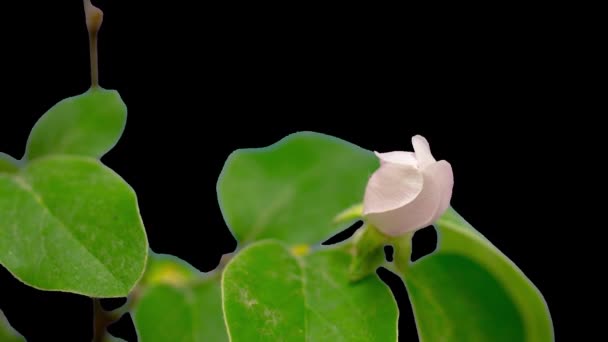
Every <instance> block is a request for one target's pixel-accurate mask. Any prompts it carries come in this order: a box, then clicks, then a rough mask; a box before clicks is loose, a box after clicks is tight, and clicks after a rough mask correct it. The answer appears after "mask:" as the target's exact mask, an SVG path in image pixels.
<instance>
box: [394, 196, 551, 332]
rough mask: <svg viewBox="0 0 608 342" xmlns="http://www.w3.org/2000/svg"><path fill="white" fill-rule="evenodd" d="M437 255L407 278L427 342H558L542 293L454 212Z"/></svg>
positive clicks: (441, 230)
mask: <svg viewBox="0 0 608 342" xmlns="http://www.w3.org/2000/svg"><path fill="white" fill-rule="evenodd" d="M435 226H436V227H437V230H438V234H439V242H438V248H437V250H436V251H435V252H434V253H432V254H430V255H428V256H425V257H423V258H421V259H419V260H417V261H416V262H414V263H413V264H412V265H411V266H410V267H409V269H408V270H407V272H406V274H405V275H404V278H405V280H406V285H407V289H408V293H409V296H410V300H411V303H412V307H413V311H414V315H415V317H416V321H417V325H418V332H419V335H420V340H421V341H442V340H446V341H505V342H507V341H528V342H549V341H553V340H554V333H553V325H552V321H551V317H550V313H549V310H548V307H547V304H546V302H545V300H544V298H543V296H542V294H541V293H540V291H539V290H538V289H537V288H536V287H535V286H534V284H532V282H531V281H530V280H529V279H528V278H527V277H526V276H525V275H524V274H523V273H522V271H521V270H520V269H519V268H518V267H517V266H516V265H515V264H514V263H513V262H512V261H511V260H509V259H508V258H507V257H506V256H505V255H504V254H503V253H502V252H500V251H499V250H498V249H497V248H496V247H495V246H494V245H492V244H491V243H490V242H489V241H488V240H487V239H486V238H484V237H483V236H482V235H481V234H480V233H479V232H478V231H476V230H475V229H474V228H473V227H472V226H471V225H469V224H468V223H467V222H466V221H465V220H464V219H462V217H460V216H459V215H458V214H457V213H456V211H454V210H453V209H451V208H450V209H449V210H448V212H446V214H445V215H443V217H442V218H441V219H440V220H439V221H438V222H436V224H435Z"/></svg>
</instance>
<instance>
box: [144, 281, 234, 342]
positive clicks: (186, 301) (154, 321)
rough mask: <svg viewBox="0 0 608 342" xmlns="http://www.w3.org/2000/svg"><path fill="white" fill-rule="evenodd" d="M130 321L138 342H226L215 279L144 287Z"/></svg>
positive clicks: (218, 285) (226, 337) (220, 300)
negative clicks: (177, 285)
mask: <svg viewBox="0 0 608 342" xmlns="http://www.w3.org/2000/svg"><path fill="white" fill-rule="evenodd" d="M133 322H134V324H135V328H136V329H137V335H138V341H140V342H164V341H180V342H206V341H213V342H222V341H228V335H227V333H226V328H225V325H224V315H223V312H222V298H221V288H220V282H219V281H218V279H217V278H212V279H207V280H206V281H204V282H202V283H198V284H192V285H189V286H180V287H175V286H172V285H168V284H161V285H156V286H152V287H150V288H148V289H147V290H145V291H144V293H143V294H142V296H141V298H140V299H139V300H138V302H137V304H136V306H135V308H134V310H133Z"/></svg>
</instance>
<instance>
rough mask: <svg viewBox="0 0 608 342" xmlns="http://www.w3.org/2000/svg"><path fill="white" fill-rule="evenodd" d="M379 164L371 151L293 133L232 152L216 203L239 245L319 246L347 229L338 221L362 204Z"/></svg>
mask: <svg viewBox="0 0 608 342" xmlns="http://www.w3.org/2000/svg"><path fill="white" fill-rule="evenodd" d="M378 163H379V162H378V160H377V158H376V157H375V156H374V154H373V153H372V152H370V151H367V150H364V149H362V148H360V147H358V146H356V145H353V144H350V143H348V142H345V141H344V140H340V139H337V138H334V137H331V136H328V135H324V134H320V133H314V132H300V133H295V134H292V135H290V136H288V137H286V138H284V139H282V140H281V141H279V142H277V143H275V144H273V145H271V146H269V147H265V148H255V149H242V150H237V151H235V152H233V153H232V154H231V155H230V157H229V158H228V160H227V161H226V164H225V165H224V169H223V170H222V173H221V176H220V178H219V180H218V184H217V192H218V200H219V203H220V207H221V209H222V213H223V215H224V219H225V221H226V222H227V224H228V225H229V227H230V229H231V230H232V232H233V233H234V234H235V236H236V238H237V240H238V241H239V243H242V244H246V243H249V242H252V241H255V240H261V239H266V238H270V239H277V240H281V241H284V242H288V243H307V244H316V243H319V242H321V241H324V240H326V239H328V238H330V237H331V236H333V235H334V234H335V233H337V232H338V231H340V230H342V229H344V228H345V227H346V226H345V224H344V222H343V223H341V224H338V223H336V222H334V218H335V216H336V215H337V214H338V213H339V212H340V211H342V210H343V209H344V208H346V207H349V206H350V205H352V204H355V203H359V202H361V200H362V198H363V193H364V190H365V184H366V183H367V177H368V176H369V175H371V173H372V172H373V171H374V170H375V169H376V168H377V167H378V165H379V164H378Z"/></svg>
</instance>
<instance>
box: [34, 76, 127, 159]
mask: <svg viewBox="0 0 608 342" xmlns="http://www.w3.org/2000/svg"><path fill="white" fill-rule="evenodd" d="M126 120H127V107H126V105H125V104H124V102H123V101H122V99H121V97H120V95H119V94H118V92H117V91H116V90H107V89H103V88H90V89H89V90H88V91H87V92H85V93H83V94H80V95H77V96H73V97H69V98H66V99H64V100H62V101H60V102H59V103H57V104H56V105H54V106H53V107H52V108H51V109H50V110H49V111H47V112H46V113H45V114H44V115H43V116H42V117H41V118H40V120H38V122H37V123H36V124H35V125H34V128H33V129H32V131H31V133H30V136H29V139H28V142H27V146H26V151H25V156H24V160H33V159H36V158H40V157H42V156H45V155H50V154H70V155H82V156H89V157H93V158H101V157H102V156H103V155H104V154H106V153H107V152H108V151H110V150H111V149H112V148H113V147H114V146H115V145H116V143H117V142H118V140H119V139H120V137H121V135H122V133H123V131H124V128H125V125H126Z"/></svg>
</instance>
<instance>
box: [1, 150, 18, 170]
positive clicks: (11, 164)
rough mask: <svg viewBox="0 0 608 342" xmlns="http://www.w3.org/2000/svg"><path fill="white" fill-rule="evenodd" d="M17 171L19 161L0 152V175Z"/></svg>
mask: <svg viewBox="0 0 608 342" xmlns="http://www.w3.org/2000/svg"><path fill="white" fill-rule="evenodd" d="M17 171H19V161H18V160H17V159H15V158H13V157H11V156H9V155H8V154H6V153H2V152H0V173H15V172H17Z"/></svg>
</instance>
